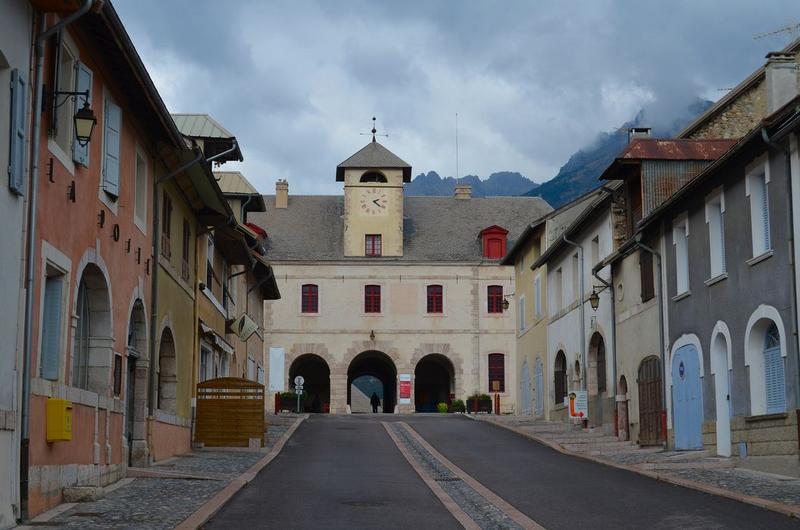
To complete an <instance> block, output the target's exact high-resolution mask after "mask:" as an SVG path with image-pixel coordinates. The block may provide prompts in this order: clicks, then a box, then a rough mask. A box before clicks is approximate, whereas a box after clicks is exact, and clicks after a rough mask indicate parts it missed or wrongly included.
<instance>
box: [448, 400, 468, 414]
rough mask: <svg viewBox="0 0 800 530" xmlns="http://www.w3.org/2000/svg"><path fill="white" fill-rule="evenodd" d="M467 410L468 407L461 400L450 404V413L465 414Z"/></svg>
mask: <svg viewBox="0 0 800 530" xmlns="http://www.w3.org/2000/svg"><path fill="white" fill-rule="evenodd" d="M466 410H467V407H466V406H464V402H463V401H461V400H460V399H456V400H454V401H453V402H452V403H450V412H464V411H466Z"/></svg>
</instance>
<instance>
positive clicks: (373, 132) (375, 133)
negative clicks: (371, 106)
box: [358, 116, 389, 142]
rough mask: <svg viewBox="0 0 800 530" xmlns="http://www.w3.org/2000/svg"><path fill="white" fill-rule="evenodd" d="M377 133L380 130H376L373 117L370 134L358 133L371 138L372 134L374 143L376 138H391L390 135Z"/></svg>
mask: <svg viewBox="0 0 800 530" xmlns="http://www.w3.org/2000/svg"><path fill="white" fill-rule="evenodd" d="M377 132H378V129H376V128H375V116H373V117H372V131H370V132H368V133H358V134H360V135H361V136H369V135H370V134H371V135H372V141H373V142H374V141H375V137H376V136H383V137H384V138H389V135H388V134H377Z"/></svg>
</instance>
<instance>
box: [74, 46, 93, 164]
mask: <svg viewBox="0 0 800 530" xmlns="http://www.w3.org/2000/svg"><path fill="white" fill-rule="evenodd" d="M86 90H88V91H89V103H90V104H91V102H92V71H91V70H89V69H88V68H87V67H86V65H85V64H83V63H82V62H80V61H76V62H75V91H76V92H84V91H86ZM83 104H84V98H82V97H80V96H78V97H76V98H75V112H77V111H78V110H80V109H81V108H83ZM72 160H74V161H75V162H77V163H78V164H80V165H82V166H85V167H89V144H86V145H81V144H79V143H78V140H77V139H73V140H72Z"/></svg>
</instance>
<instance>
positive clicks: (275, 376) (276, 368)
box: [269, 348, 286, 392]
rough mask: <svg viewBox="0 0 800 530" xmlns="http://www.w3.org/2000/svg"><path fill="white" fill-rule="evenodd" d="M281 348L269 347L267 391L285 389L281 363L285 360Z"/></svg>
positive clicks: (281, 390)
mask: <svg viewBox="0 0 800 530" xmlns="http://www.w3.org/2000/svg"><path fill="white" fill-rule="evenodd" d="M285 357H286V355H285V353H284V351H283V348H270V349H269V391H270V392H283V391H284V390H285V387H284V380H283V364H284V361H285Z"/></svg>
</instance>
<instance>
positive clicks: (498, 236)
mask: <svg viewBox="0 0 800 530" xmlns="http://www.w3.org/2000/svg"><path fill="white" fill-rule="evenodd" d="M481 240H482V242H483V257H484V258H488V259H502V258H503V256H505V255H506V241H507V240H508V230H506V229H505V228H503V227H502V226H497V225H492V226H490V227H489V228H484V229H483V230H482V231H481Z"/></svg>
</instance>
